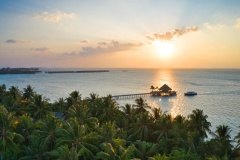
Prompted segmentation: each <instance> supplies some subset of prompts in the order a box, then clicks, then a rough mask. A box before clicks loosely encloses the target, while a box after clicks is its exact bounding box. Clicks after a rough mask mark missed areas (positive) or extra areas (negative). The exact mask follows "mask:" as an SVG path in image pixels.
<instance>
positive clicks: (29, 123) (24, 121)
mask: <svg viewBox="0 0 240 160" xmlns="http://www.w3.org/2000/svg"><path fill="white" fill-rule="evenodd" d="M12 124H13V128H14V131H15V132H17V133H19V134H21V135H22V136H23V138H24V141H23V143H24V144H25V145H29V139H30V135H31V134H33V132H34V130H35V124H34V122H33V119H32V118H31V117H30V116H28V115H22V116H19V117H17V118H15V119H14V120H13V123H12Z"/></svg>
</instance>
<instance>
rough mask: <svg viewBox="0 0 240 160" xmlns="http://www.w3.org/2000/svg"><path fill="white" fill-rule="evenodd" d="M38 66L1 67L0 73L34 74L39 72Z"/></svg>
mask: <svg viewBox="0 0 240 160" xmlns="http://www.w3.org/2000/svg"><path fill="white" fill-rule="evenodd" d="M41 72H42V71H40V70H39V68H9V67H7V68H2V69H0V74H36V73H41Z"/></svg>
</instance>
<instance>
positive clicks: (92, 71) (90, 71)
mask: <svg viewBox="0 0 240 160" xmlns="http://www.w3.org/2000/svg"><path fill="white" fill-rule="evenodd" d="M96 72H109V70H82V71H46V72H45V73H50V74H52V73H96Z"/></svg>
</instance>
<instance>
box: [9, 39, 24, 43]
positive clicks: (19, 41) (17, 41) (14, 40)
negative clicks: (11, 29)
mask: <svg viewBox="0 0 240 160" xmlns="http://www.w3.org/2000/svg"><path fill="white" fill-rule="evenodd" d="M5 43H26V41H24V40H17V39H8V40H6V41H5Z"/></svg>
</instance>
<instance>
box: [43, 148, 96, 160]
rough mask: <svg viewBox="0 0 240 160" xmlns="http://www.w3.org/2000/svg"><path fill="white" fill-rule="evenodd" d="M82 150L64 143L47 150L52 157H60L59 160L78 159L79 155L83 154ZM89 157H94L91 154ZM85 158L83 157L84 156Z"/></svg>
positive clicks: (48, 155)
mask: <svg viewBox="0 0 240 160" xmlns="http://www.w3.org/2000/svg"><path fill="white" fill-rule="evenodd" d="M82 152H83V151H82V150H79V151H78V150H77V149H76V148H75V147H71V148H69V147H68V145H62V146H60V147H58V148H57V149H55V150H52V151H50V152H47V153H46V155H47V157H49V158H52V159H59V160H78V159H79V157H80V156H81V155H82ZM88 158H93V157H92V156H91V154H90V155H89V156H88ZM82 159H83V158H82Z"/></svg>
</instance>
